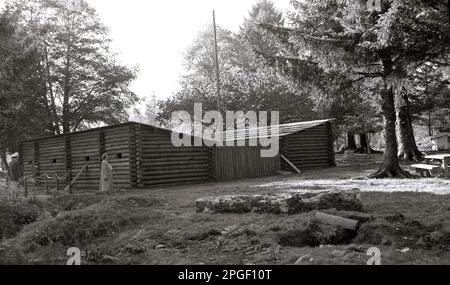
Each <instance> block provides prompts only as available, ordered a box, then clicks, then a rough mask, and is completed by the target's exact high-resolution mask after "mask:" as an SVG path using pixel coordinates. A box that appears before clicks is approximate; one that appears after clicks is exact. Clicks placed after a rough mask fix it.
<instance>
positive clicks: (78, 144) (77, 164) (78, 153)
mask: <svg viewBox="0 0 450 285" xmlns="http://www.w3.org/2000/svg"><path fill="white" fill-rule="evenodd" d="M66 141H67V143H68V145H70V149H69V147H68V149H67V154H68V157H67V166H66V168H67V169H72V175H73V177H75V176H76V175H77V174H78V173H79V172H80V171H81V170H82V169H83V167H84V166H85V165H86V164H87V165H88V168H87V170H86V171H85V172H84V173H83V174H82V175H81V176H80V178H79V179H78V181H77V182H76V183H75V184H74V188H75V189H77V188H81V189H85V188H87V189H93V188H95V189H98V187H99V177H100V165H101V161H100V152H99V144H100V139H99V132H93V133H86V134H74V135H71V136H67V137H66ZM69 154H70V156H69Z"/></svg>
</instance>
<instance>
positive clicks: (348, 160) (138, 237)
mask: <svg viewBox="0 0 450 285" xmlns="http://www.w3.org/2000/svg"><path fill="white" fill-rule="evenodd" d="M352 160H353V161H352ZM379 160H380V157H377V156H372V157H371V158H370V159H368V158H367V157H363V156H354V157H339V159H338V162H339V167H337V168H332V169H325V170H317V171H308V172H305V173H303V174H302V175H296V176H285V177H266V178H262V179H249V180H242V181H236V182H230V183H215V184H202V185H195V186H189V187H174V188H161V189H152V190H136V191H124V192H118V193H114V194H112V195H111V196H109V197H105V196H102V195H96V194H83V195H73V196H62V197H56V198H47V199H45V200H41V201H39V202H36V203H35V204H32V203H31V204H24V205H25V206H24V205H22V206H20V207H15V206H11V205H5V204H4V203H0V211H4V213H8V214H6V215H1V216H0V219H2V217H16V218H9V219H8V222H7V223H6V224H8V223H9V224H11V225H13V226H11V227H10V229H11V230H10V231H9V232H8V234H7V235H5V236H4V240H3V242H2V243H1V244H0V263H2V264H64V263H65V262H66V261H67V256H66V255H65V253H66V250H67V248H68V247H72V246H78V247H79V248H80V249H81V250H82V251H83V258H82V263H83V264H294V263H296V262H297V261H298V262H297V263H299V264H365V263H366V262H367V260H368V258H369V257H368V256H367V255H366V252H367V249H369V248H370V247H372V246H377V247H379V248H380V249H381V251H382V263H383V264H450V255H449V254H448V250H449V244H450V206H449V205H450V195H445V193H444V192H440V193H439V195H436V194H433V193H431V192H428V193H423V192H420V191H417V192H396V189H400V188H398V187H400V186H401V184H402V183H401V182H398V181H391V182H392V183H389V181H363V182H360V183H355V180H353V179H352V178H355V177H360V176H363V175H364V174H365V173H369V172H371V171H373V170H375V169H376V168H377V164H376V163H377V162H378V161H379ZM352 163H353V164H354V165H353V166H352ZM324 181H327V183H324ZM356 181H358V180H356ZM404 183H405V182H404ZM404 183H403V184H404ZM408 183H415V184H414V185H416V186H417V187H418V186H420V185H423V187H424V189H425V188H426V187H428V188H430V183H435V184H433V185H445V183H448V182H447V181H446V180H428V179H417V180H413V181H410V182H408ZM305 185H306V186H307V187H306V188H308V189H313V188H314V189H315V190H320V189H328V188H335V189H343V188H345V187H346V185H347V187H348V186H350V187H351V188H358V189H360V190H361V191H362V192H361V200H362V204H363V208H364V213H359V212H343V211H338V210H335V209H330V210H327V211H325V212H327V213H330V214H337V215H341V216H344V217H350V218H351V217H353V218H358V219H362V220H363V221H364V224H363V225H362V227H361V229H360V230H359V231H358V232H357V233H348V232H345V231H342V229H338V228H333V227H329V226H325V225H319V224H317V223H315V222H314V220H313V216H314V212H310V213H303V214H298V215H274V214H257V213H248V214H205V213H196V211H195V200H196V199H199V198H202V197H205V196H221V195H230V194H231V195H233V194H238V195H242V194H244V195H247V194H250V195H251V194H271V193H280V192H283V191H292V190H293V189H294V190H296V189H298V188H301V187H302V186H305ZM377 187H379V188H380V189H379V191H376V190H377ZM433 187H434V186H433ZM433 187H431V188H433ZM436 187H438V186H436ZM314 189H313V190H314ZM419 190H420V189H419ZM2 209H4V210H2ZM27 213H28V214H27ZM17 217H28V218H24V219H22V218H17ZM0 221H2V220H0ZM4 224H5V223H4ZM4 224H2V226H1V227H2V229H3V228H4V226H3V225H4ZM5 228H6V227H5ZM405 248H409V251H407V252H405V253H402V252H399V250H402V249H405ZM305 256H306V257H305ZM300 257H303V258H302V259H300V260H299V258H300Z"/></svg>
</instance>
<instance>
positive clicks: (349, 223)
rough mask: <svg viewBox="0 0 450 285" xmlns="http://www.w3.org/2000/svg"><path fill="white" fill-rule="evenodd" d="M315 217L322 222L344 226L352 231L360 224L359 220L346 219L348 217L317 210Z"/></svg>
mask: <svg viewBox="0 0 450 285" xmlns="http://www.w3.org/2000/svg"><path fill="white" fill-rule="evenodd" d="M315 218H316V220H317V221H319V222H321V223H324V224H328V225H333V226H338V227H342V228H344V229H348V230H352V231H355V230H357V229H358V228H359V226H360V223H359V221H356V220H352V219H346V218H343V217H339V216H333V215H328V214H325V213H321V212H317V213H316V217H315Z"/></svg>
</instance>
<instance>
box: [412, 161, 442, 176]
mask: <svg viewBox="0 0 450 285" xmlns="http://www.w3.org/2000/svg"><path fill="white" fill-rule="evenodd" d="M411 167H412V168H414V169H415V170H416V172H417V173H419V174H420V176H421V177H433V176H434V175H435V174H436V170H438V169H439V170H441V167H440V166H437V165H429V164H414V165H411Z"/></svg>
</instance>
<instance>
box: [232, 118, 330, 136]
mask: <svg viewBox="0 0 450 285" xmlns="http://www.w3.org/2000/svg"><path fill="white" fill-rule="evenodd" d="M331 121H333V120H332V119H326V120H317V121H307V122H297V123H290V124H282V125H276V126H267V127H257V128H248V129H239V130H233V131H226V132H224V133H223V138H224V140H225V141H234V140H236V141H241V140H248V139H259V138H267V137H285V136H288V135H292V134H295V133H298V132H301V131H305V130H308V129H312V128H314V127H317V126H320V125H323V124H326V123H328V122H331ZM266 134H267V135H266ZM231 137H233V139H231Z"/></svg>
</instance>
